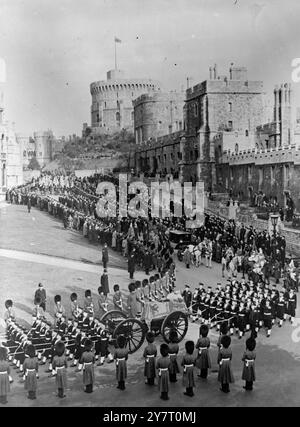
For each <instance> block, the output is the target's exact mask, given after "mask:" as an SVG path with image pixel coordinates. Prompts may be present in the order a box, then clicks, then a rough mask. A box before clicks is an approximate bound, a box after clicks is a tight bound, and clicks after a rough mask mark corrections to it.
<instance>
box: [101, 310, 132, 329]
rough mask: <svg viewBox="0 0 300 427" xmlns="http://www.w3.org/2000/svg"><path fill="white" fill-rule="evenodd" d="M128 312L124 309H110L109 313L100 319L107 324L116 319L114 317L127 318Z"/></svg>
mask: <svg viewBox="0 0 300 427" xmlns="http://www.w3.org/2000/svg"><path fill="white" fill-rule="evenodd" d="M126 317H127V316H126V314H125V313H124V312H123V311H119V310H110V311H108V312H107V313H105V314H103V316H102V317H101V319H100V322H101V323H103V324H104V325H105V323H106V322H109V321H114V319H120V318H122V319H126Z"/></svg>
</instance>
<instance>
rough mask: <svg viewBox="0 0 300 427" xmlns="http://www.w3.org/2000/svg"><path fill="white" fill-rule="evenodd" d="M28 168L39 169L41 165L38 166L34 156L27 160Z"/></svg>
mask: <svg viewBox="0 0 300 427" xmlns="http://www.w3.org/2000/svg"><path fill="white" fill-rule="evenodd" d="M28 169H31V170H40V169H41V166H40V164H39V162H38V161H37V158H36V157H32V159H31V160H30V162H29V165H28Z"/></svg>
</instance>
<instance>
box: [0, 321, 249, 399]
mask: <svg viewBox="0 0 300 427" xmlns="http://www.w3.org/2000/svg"><path fill="white" fill-rule="evenodd" d="M11 322H12V321H11ZM11 322H9V324H8V329H9V330H10V332H9V333H11V327H12V325H11ZM199 332H200V333H199V338H198V340H197V343H196V345H195V343H194V342H193V341H187V342H186V343H185V350H186V351H185V354H184V355H183V357H182V360H181V363H180V364H179V361H178V353H179V345H178V343H177V338H178V337H177V332H176V331H175V330H171V331H170V337H169V344H166V343H164V344H161V346H160V354H161V357H159V358H158V359H157V360H156V358H157V355H158V354H157V348H156V345H155V344H154V339H155V335H154V333H152V332H148V333H147V334H146V340H147V343H148V344H147V346H146V347H145V348H144V351H143V358H144V361H145V364H144V376H145V382H146V384H148V385H150V386H153V385H154V384H155V378H156V376H158V387H159V391H160V397H161V399H163V400H168V399H169V395H168V392H169V382H173V383H174V382H176V381H177V374H178V373H180V365H181V367H182V383H183V386H184V387H185V388H186V391H185V393H184V394H185V395H186V396H189V397H193V396H194V392H193V388H194V387H195V385H196V384H195V379H194V367H197V368H198V369H199V374H198V377H200V378H202V379H204V380H205V379H206V378H207V375H208V370H209V369H210V368H211V360H210V354H209V348H210V339H209V338H208V332H209V328H208V326H207V325H202V326H201V327H200V331H199ZM230 343H231V338H230V337H229V336H228V333H227V329H226V328H224V325H223V327H222V330H221V333H220V337H219V340H218V348H219V350H218V357H217V362H218V365H219V371H218V381H219V382H220V384H221V388H220V390H221V391H222V392H224V393H228V392H229V391H230V389H229V385H230V383H233V382H234V375H233V372H232V369H231V359H232V351H231V348H230ZM255 345H256V343H255V339H254V338H253V337H252V336H251V337H250V338H248V339H247V341H246V350H245V352H244V353H243V357H242V361H243V364H244V366H243V373H242V379H243V380H244V381H245V386H244V388H245V389H246V390H249V391H251V390H252V389H253V382H254V381H255V380H256V375H255V359H256V353H255V351H254V350H255ZM37 346H38V344H35V345H33V344H32V343H29V344H28V345H27V348H26V353H25V357H24V362H23V364H24V376H23V379H24V386H25V389H26V390H27V391H28V398H29V399H36V391H37V379H38V378H39V362H38V357H37V354H39V353H37V351H38V350H37ZM66 347H67V344H66V342H64V341H63V340H62V339H58V340H57V341H56V342H55V344H54V347H53V357H52V362H51V364H52V376H55V378H56V386H57V389H58V394H57V396H58V397H60V398H63V397H65V394H64V392H65V390H66V388H67V369H66V368H67V367H68V361H67V351H66ZM95 354H97V348H96V346H95V344H94V343H93V341H92V339H91V338H87V339H86V340H85V342H84V345H83V348H82V351H81V355H80V363H81V365H82V369H83V376H82V378H83V384H84V386H85V392H86V393H91V392H93V385H94V381H95V374H94V363H95V360H96V357H97V356H95ZM128 355H129V351H128V349H127V348H126V338H125V336H123V335H120V336H119V337H118V338H117V343H116V348H115V350H114V355H113V356H111V361H113V360H114V361H115V362H116V378H117V381H118V386H117V388H119V389H120V390H125V388H126V387H125V381H126V378H127V360H128ZM0 369H1V370H0V372H1V374H2V375H1V377H0V403H7V394H8V392H9V391H10V385H9V380H10V367H9V364H8V362H7V350H6V348H5V347H0Z"/></svg>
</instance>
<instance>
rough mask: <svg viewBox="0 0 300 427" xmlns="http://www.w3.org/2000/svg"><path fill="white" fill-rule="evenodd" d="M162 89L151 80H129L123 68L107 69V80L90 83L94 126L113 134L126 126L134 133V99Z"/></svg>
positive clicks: (98, 132) (92, 124) (102, 132)
mask: <svg viewBox="0 0 300 427" xmlns="http://www.w3.org/2000/svg"><path fill="white" fill-rule="evenodd" d="M159 90H160V83H159V82H157V81H154V80H151V79H126V78H125V76H124V72H123V71H122V70H110V71H108V72H107V80H101V81H97V82H93V83H91V85H90V92H91V95H92V106H91V127H92V131H93V133H94V134H112V133H114V132H119V131H121V130H122V129H127V130H130V131H132V132H133V126H134V114H133V105H132V102H133V100H134V99H136V98H137V97H139V96H140V95H143V94H146V93H152V92H154V91H159Z"/></svg>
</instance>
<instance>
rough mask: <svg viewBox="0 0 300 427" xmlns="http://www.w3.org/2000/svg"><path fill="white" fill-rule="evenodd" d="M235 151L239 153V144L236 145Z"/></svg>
mask: <svg viewBox="0 0 300 427" xmlns="http://www.w3.org/2000/svg"><path fill="white" fill-rule="evenodd" d="M234 151H235V152H236V153H238V152H239V144H235V146H234Z"/></svg>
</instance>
